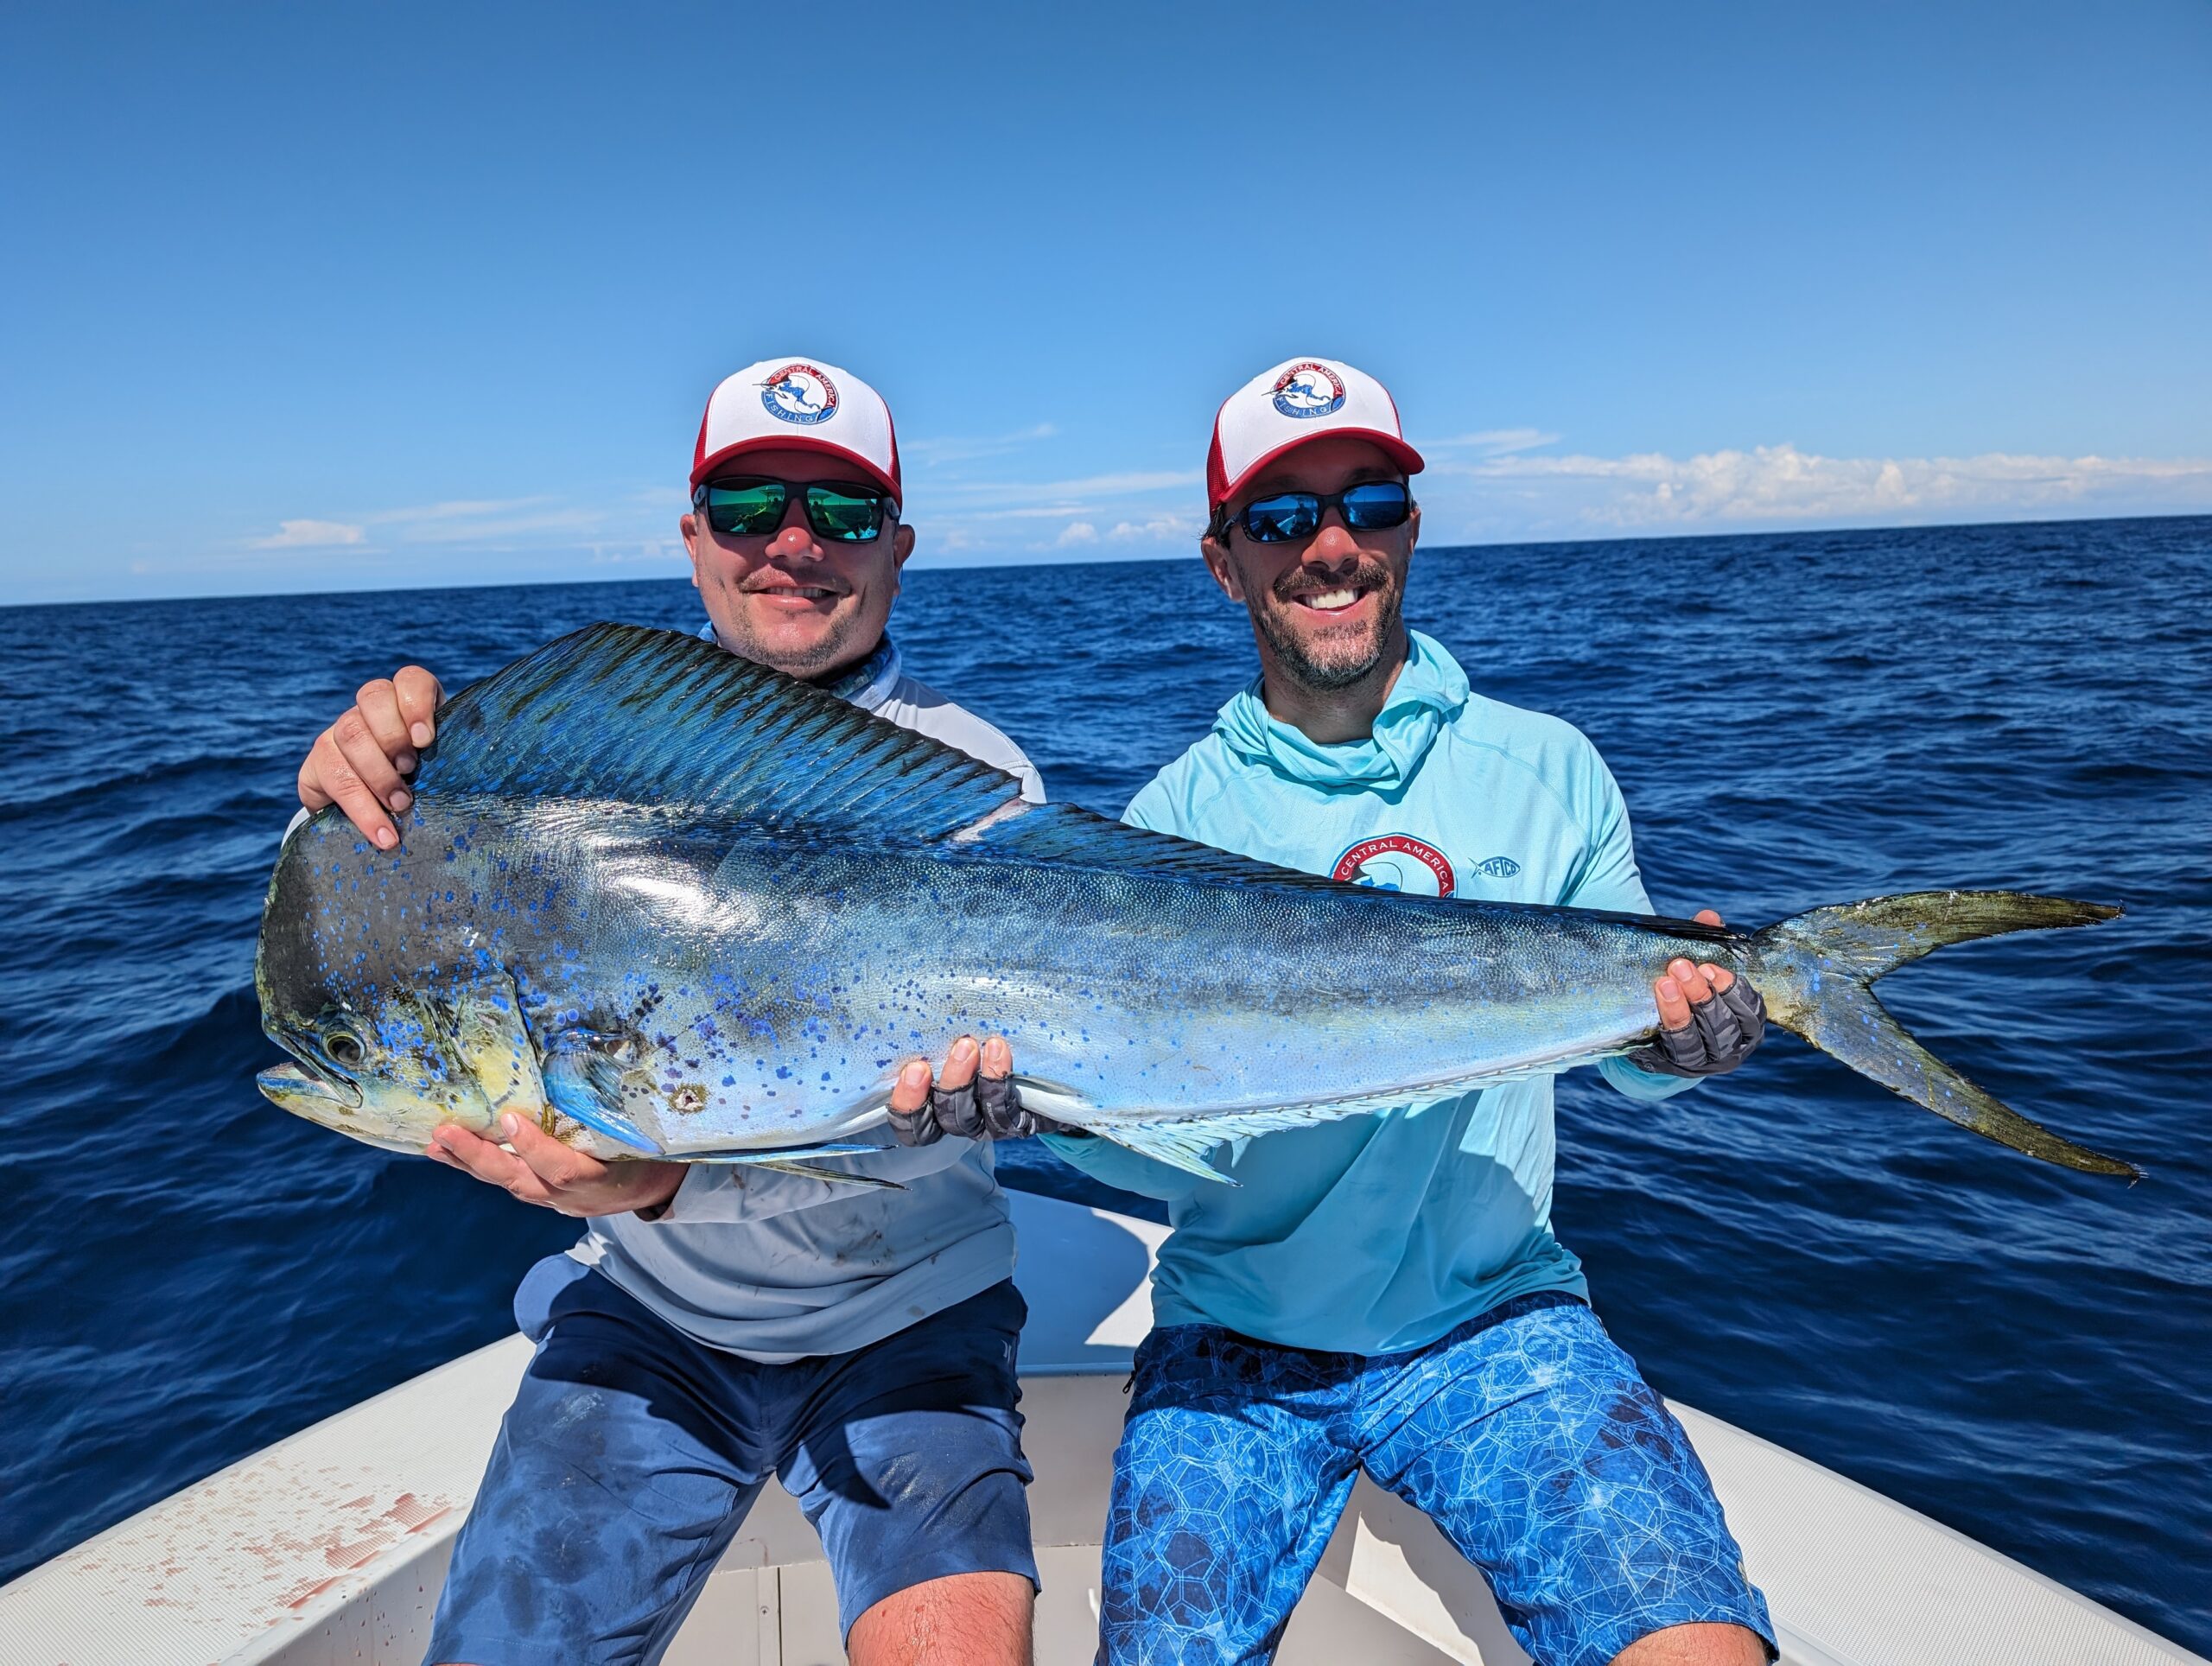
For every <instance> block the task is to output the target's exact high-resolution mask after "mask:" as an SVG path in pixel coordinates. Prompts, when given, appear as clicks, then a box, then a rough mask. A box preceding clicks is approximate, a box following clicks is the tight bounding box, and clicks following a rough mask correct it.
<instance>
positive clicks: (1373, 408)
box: [1206, 359, 1423, 509]
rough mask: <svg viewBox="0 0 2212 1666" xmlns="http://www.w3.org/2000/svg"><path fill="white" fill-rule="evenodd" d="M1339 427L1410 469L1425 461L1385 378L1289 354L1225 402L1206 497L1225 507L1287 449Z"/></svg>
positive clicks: (1333, 362)
mask: <svg viewBox="0 0 2212 1666" xmlns="http://www.w3.org/2000/svg"><path fill="white" fill-rule="evenodd" d="M1332 434H1355V435H1357V436H1359V437H1360V438H1361V439H1363V440H1372V441H1374V442H1375V443H1376V445H1378V446H1380V447H1382V448H1383V451H1384V452H1385V453H1386V454H1387V455H1389V458H1390V461H1393V462H1395V463H1396V464H1397V465H1398V467H1401V468H1402V469H1404V470H1405V471H1406V473H1407V474H1420V473H1421V468H1422V467H1423V465H1422V463H1421V453H1420V452H1418V451H1416V450H1414V448H1412V447H1411V446H1409V445H1408V444H1407V443H1406V436H1405V435H1404V434H1403V433H1402V432H1401V431H1400V429H1399V427H1398V407H1397V403H1396V402H1395V400H1393V399H1392V398H1391V397H1390V391H1389V389H1388V388H1386V387H1384V386H1383V385H1382V383H1380V382H1378V381H1376V379H1375V378H1373V377H1372V376H1370V375H1369V374H1368V373H1367V372H1365V371H1360V370H1354V369H1353V368H1352V367H1351V366H1350V365H1347V364H1344V362H1342V361H1341V360H1339V359H1285V360H1284V361H1283V362H1282V363H1281V364H1280V365H1277V366H1275V367H1274V369H1273V370H1269V371H1262V372H1260V374H1259V375H1257V376H1255V377H1254V378H1252V379H1251V380H1250V381H1249V382H1247V383H1245V385H1243V387H1241V388H1239V389H1237V390H1236V392H1234V393H1232V394H1230V396H1229V397H1228V398H1227V399H1226V400H1224V402H1223V403H1222V407H1221V411H1220V414H1219V415H1217V417H1215V418H1214V419H1213V448H1212V449H1211V450H1210V451H1208V452H1207V453H1206V502H1207V504H1208V505H1209V506H1211V507H1213V508H1216V509H1218V508H1219V507H1220V506H1222V505H1223V504H1225V503H1227V502H1228V501H1229V500H1230V499H1231V498H1233V497H1235V496H1236V494H1237V493H1238V492H1239V491H1241V490H1243V486H1244V483H1245V482H1246V481H1247V480H1250V479H1251V478H1252V476H1253V475H1254V474H1257V473H1258V472H1259V471H1260V470H1261V469H1262V468H1264V467H1267V465H1268V464H1269V463H1271V462H1273V461H1274V460H1275V459H1276V458H1278V457H1280V456H1281V455H1282V454H1283V453H1284V452H1286V451H1288V450H1291V449H1292V448H1294V447H1297V446H1301V445H1304V444H1305V443H1306V442H1307V441H1308V440H1318V439H1320V438H1322V437H1323V436H1326V435H1332Z"/></svg>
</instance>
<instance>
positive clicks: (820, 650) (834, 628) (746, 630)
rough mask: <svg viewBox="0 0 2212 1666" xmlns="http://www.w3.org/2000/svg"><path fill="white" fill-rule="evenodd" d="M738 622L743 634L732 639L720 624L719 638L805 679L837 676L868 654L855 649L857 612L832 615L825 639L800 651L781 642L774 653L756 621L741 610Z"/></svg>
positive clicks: (871, 646) (743, 654) (749, 655)
mask: <svg viewBox="0 0 2212 1666" xmlns="http://www.w3.org/2000/svg"><path fill="white" fill-rule="evenodd" d="M738 621H739V634H738V638H737V639H736V640H734V641H733V640H731V639H729V638H728V635H727V634H726V633H724V632H723V631H722V629H721V626H715V639H716V640H718V641H720V642H721V645H722V646H723V647H725V648H728V650H729V651H730V652H733V653H734V654H737V655H739V656H740V657H741V658H746V659H750V660H752V661H753V663H754V664H760V665H769V666H772V667H773V668H774V669H775V670H777V671H782V672H783V673H784V674H785V676H787V677H798V679H799V680H800V681H802V682H809V683H810V682H813V681H816V680H817V679H818V678H821V677H829V676H834V675H835V674H836V673H837V672H839V671H843V670H844V669H846V667H847V666H848V665H849V664H850V663H851V662H852V661H853V660H855V659H858V658H865V657H866V655H865V653H864V652H855V648H854V643H855V640H856V639H857V638H858V636H859V634H860V632H861V618H860V615H859V614H858V613H857V612H854V613H848V614H832V615H830V619H829V629H828V630H827V631H826V632H824V633H823V635H822V637H821V639H819V640H818V641H817V642H815V643H813V644H812V645H810V646H809V647H807V648H805V649H804V650H803V651H800V652H793V651H792V650H791V648H790V647H789V646H788V645H779V647H777V648H776V649H775V650H774V651H772V652H771V650H770V649H769V648H768V647H767V646H766V644H764V643H763V642H762V641H761V640H760V638H759V637H758V635H756V634H755V633H754V629H753V621H752V620H750V619H749V618H747V616H746V614H744V612H743V611H742V610H740V612H739V614H738ZM873 650H874V643H873V642H871V643H869V644H868V651H871V652H872V651H873Z"/></svg>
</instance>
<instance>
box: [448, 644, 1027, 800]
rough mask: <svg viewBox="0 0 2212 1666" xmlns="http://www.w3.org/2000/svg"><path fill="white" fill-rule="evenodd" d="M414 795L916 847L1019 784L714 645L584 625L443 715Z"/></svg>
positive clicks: (477, 686)
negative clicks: (647, 814) (832, 830)
mask: <svg viewBox="0 0 2212 1666" xmlns="http://www.w3.org/2000/svg"><path fill="white" fill-rule="evenodd" d="M415 785H416V793H417V795H418V796H425V797H430V796H437V795H454V794H461V793H475V792H484V793H490V792H498V793H508V794H514V795H517V796H522V797H536V798H600V799H610V800H617V801H620V802H625V803H630V804H653V805H658V806H663V807H665V808H670V809H677V810H696V811H703V812H708V813H711V814H715V815H717V816H721V817H728V818H729V819H732V820H737V821H743V822H747V823H753V824H756V825H760V826H764V827H790V826H801V825H805V826H844V827H850V828H855V829H865V830H867V831H868V833H869V834H871V835H872V836H877V837H881V838H887V839H893V840H898V839H901V838H903V839H905V840H909V841H912V842H914V843H932V842H934V841H937V840H939V839H944V838H946V837H948V836H950V835H952V834H955V833H957V832H958V831H959V830H961V829H963V828H965V827H969V826H972V825H974V824H975V823H977V822H979V821H982V820H983V819H984V818H985V817H988V816H989V815H990V814H991V813H992V812H993V811H999V810H1002V809H1004V808H1005V807H1006V806H1007V805H1009V804H1014V803H1015V802H1017V801H1018V800H1019V799H1020V796H1021V784H1020V781H1018V780H1016V779H1014V777H1013V776H1011V775H1009V774H1007V773H1006V772H1005V771H1003V770H998V769H994V768H992V767H991V766H989V765H988V764H983V763H979V762H977V761H976V760H975V759H973V758H970V757H969V756H968V754H966V753H964V752H959V751H957V750H955V749H954V748H953V747H948V746H945V745H944V744H942V743H941V742H939V741H932V740H931V739H930V738H929V737H928V736H926V735H923V734H915V733H914V732H913V731H912V730H910V729H903V728H899V727H898V725H896V724H894V723H887V722H883V721H882V720H881V719H880V718H876V717H872V716H870V715H868V713H866V712H864V711H862V710H861V709H859V708H858V707H856V706H853V705H849V704H848V703H846V702H844V701H842V700H840V699H838V698H837V697H836V696H835V695H832V694H828V693H825V692H823V690H820V689H817V688H814V687H812V686H810V684H804V683H802V682H800V681H798V679H797V678H795V677H786V676H785V675H784V674H783V673H782V672H781V671H772V670H770V669H769V668H768V667H766V666H765V665H756V664H753V662H752V661H750V660H747V659H742V658H739V657H738V656H737V655H735V654H734V653H729V652H725V651H724V650H722V649H721V648H720V647H717V646H716V645H715V644H713V643H711V642H705V641H702V640H701V639H698V638H696V637H691V636H685V635H682V634H679V633H677V632H674V631H656V630H648V629H645V627H643V626H635V625H593V626H587V627H586V628H585V629H583V630H581V631H577V632H575V633H572V634H570V635H568V636H564V637H563V638H561V639H559V640H558V641H556V642H550V643H548V644H547V645H545V646H544V647H543V648H540V649H539V650H538V651H537V652H535V653H533V654H531V655H530V656H529V657H528V658H524V659H519V660H517V661H516V662H515V663H514V664H512V665H510V666H508V667H507V668H506V669H505V671H498V672H495V673H494V674H493V675H492V676H490V677H486V678H485V679H484V680H483V681H482V682H480V683H472V684H469V686H468V687H467V688H465V689H463V690H461V692H460V693H458V694H456V695H454V696H453V698H451V699H450V700H448V701H447V702H446V703H445V704H444V705H443V706H442V707H441V708H440V709H439V710H438V721H437V739H436V741H435V742H434V743H433V744H432V745H431V746H430V747H428V748H426V749H425V751H424V754H423V763H422V766H421V767H420V768H419V769H418V770H417V771H416V778H415Z"/></svg>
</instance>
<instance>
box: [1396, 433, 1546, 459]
mask: <svg viewBox="0 0 2212 1666" xmlns="http://www.w3.org/2000/svg"><path fill="white" fill-rule="evenodd" d="M1559 440H1560V436H1558V435H1556V434H1547V433H1545V432H1544V431H1543V429H1540V428H1486V429H1482V430H1481V431H1480V432H1479V433H1475V434H1462V435H1460V436H1458V437H1457V438H1455V439H1450V440H1424V441H1422V442H1421V449H1423V450H1424V451H1452V450H1460V449H1471V450H1476V451H1479V452H1481V453H1482V454H1483V455H1484V456H1486V457H1499V456H1503V455H1506V454H1507V453H1509V452H1514V451H1534V450H1535V449H1536V448H1538V447H1539V446H1548V445H1557V444H1558V443H1559Z"/></svg>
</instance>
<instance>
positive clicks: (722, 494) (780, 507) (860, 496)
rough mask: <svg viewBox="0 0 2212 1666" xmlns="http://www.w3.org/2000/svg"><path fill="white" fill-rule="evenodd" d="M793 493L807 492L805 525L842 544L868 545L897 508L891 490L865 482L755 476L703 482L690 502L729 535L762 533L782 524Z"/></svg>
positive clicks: (739, 535)
mask: <svg viewBox="0 0 2212 1666" xmlns="http://www.w3.org/2000/svg"><path fill="white" fill-rule="evenodd" d="M794 492H798V493H804V501H805V504H806V524H807V525H809V526H810V527H812V528H813V529H814V531H815V535H816V536H817V537H824V538H829V539H831V540H833V541H835V542H836V543H838V544H866V543H867V542H868V540H869V539H871V538H873V537H875V536H876V535H877V534H878V533H880V532H881V531H883V518H884V515H885V513H886V512H889V513H890V514H892V515H893V516H896V515H897V514H898V512H899V506H898V505H897V504H896V503H894V502H893V501H892V499H891V495H890V493H886V492H876V491H873V490H871V489H869V488H868V487H867V486H793V485H792V484H791V482H790V481H788V480H754V479H751V478H731V479H728V480H708V481H705V482H704V483H702V485H700V486H698V487H697V488H696V490H694V491H693V492H692V493H691V506H692V507H693V508H694V509H696V510H697V511H698V512H700V513H701V514H702V515H704V516H705V517H706V518H707V525H709V526H711V527H713V528H714V529H715V531H717V532H720V533H721V534H722V535H723V536H724V537H760V536H761V535H762V534H764V533H768V532H772V531H775V530H776V529H777V528H778V527H779V526H781V525H783V524H784V512H785V510H787V509H789V508H790V507H791V493H794Z"/></svg>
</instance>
